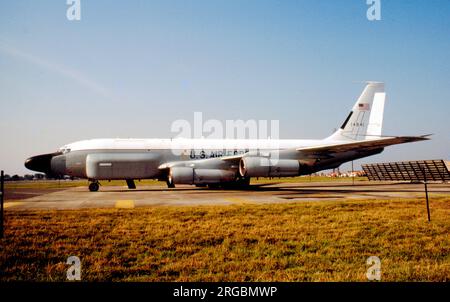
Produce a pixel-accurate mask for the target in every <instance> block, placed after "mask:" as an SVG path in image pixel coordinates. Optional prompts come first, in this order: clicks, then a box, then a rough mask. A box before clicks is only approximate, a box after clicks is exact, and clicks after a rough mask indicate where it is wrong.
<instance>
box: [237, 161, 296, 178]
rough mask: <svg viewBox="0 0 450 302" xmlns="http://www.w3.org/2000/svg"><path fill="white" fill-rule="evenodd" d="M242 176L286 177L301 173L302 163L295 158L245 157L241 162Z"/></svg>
mask: <svg viewBox="0 0 450 302" xmlns="http://www.w3.org/2000/svg"><path fill="white" fill-rule="evenodd" d="M239 174H240V175H241V176H242V177H285V176H297V175H300V163H299V161H298V160H295V159H269V158H266V157H243V158H242V159H241V161H240V163H239Z"/></svg>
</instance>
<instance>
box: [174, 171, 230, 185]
mask: <svg viewBox="0 0 450 302" xmlns="http://www.w3.org/2000/svg"><path fill="white" fill-rule="evenodd" d="M169 177H171V178H172V182H173V183H174V184H189V185H199V184H216V183H222V182H230V181H234V180H235V179H236V174H235V173H234V172H233V171H227V170H220V169H194V168H189V167H173V168H171V169H170V172H169Z"/></svg>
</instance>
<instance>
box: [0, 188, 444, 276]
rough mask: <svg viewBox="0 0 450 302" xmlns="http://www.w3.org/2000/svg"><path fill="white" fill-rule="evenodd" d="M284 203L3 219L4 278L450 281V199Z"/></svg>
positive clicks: (0, 267)
mask: <svg viewBox="0 0 450 302" xmlns="http://www.w3.org/2000/svg"><path fill="white" fill-rule="evenodd" d="M431 210H432V222H431V223H428V222H427V221H426V210H425V204H424V200H422V199H421V200H386V201H345V202H328V201H321V202H302V203H296V204H282V205H258V206H257V205H242V206H237V205H234V206H204V207H182V208H176V207H156V208H145V209H131V210H117V209H102V210H100V209H99V210H81V211H80V210H77V211H47V212H42V211H40V212H19V211H17V212H14V211H7V212H6V233H5V239H3V240H2V241H1V252H0V280H2V281H5V280H43V281H53V280H64V279H65V276H66V269H67V268H68V265H66V264H65V261H66V259H67V257H68V256H70V255H76V256H79V257H80V258H81V261H82V279H83V280H113V281H116V280H121V281H122V280H127V281H130V280H133V281H365V280H366V277H365V273H366V270H367V268H368V266H367V265H366V259H367V258H368V257H369V256H372V255H374V256H378V257H379V258H380V259H381V265H382V267H381V270H382V280H383V281H416V280H423V281H449V280H450V236H449V234H450V219H449V218H450V215H449V214H450V197H448V196H445V197H438V196H432V201H431Z"/></svg>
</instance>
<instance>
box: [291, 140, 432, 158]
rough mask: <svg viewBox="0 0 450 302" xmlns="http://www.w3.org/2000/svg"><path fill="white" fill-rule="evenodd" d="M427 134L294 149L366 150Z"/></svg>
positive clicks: (324, 151) (321, 152) (315, 151)
mask: <svg viewBox="0 0 450 302" xmlns="http://www.w3.org/2000/svg"><path fill="white" fill-rule="evenodd" d="M428 136H429V135H422V136H392V137H383V138H379V139H371V140H361V141H352V142H348V143H335V144H326V145H319V146H314V147H305V148H298V149H296V150H297V151H299V152H301V153H304V154H318V155H328V154H333V153H339V152H345V151H351V150H361V151H366V150H373V149H378V148H384V147H387V146H391V145H397V144H404V143H412V142H417V141H424V140H429V138H428Z"/></svg>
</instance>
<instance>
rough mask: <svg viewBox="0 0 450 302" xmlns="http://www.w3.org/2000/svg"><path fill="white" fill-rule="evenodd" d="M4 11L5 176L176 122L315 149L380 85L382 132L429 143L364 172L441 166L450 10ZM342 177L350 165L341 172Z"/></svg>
mask: <svg viewBox="0 0 450 302" xmlns="http://www.w3.org/2000/svg"><path fill="white" fill-rule="evenodd" d="M381 3H382V12H381V16H382V20H381V21H375V22H369V21H368V20H367V18H366V10H367V8H368V6H367V5H366V0H352V1H335V0H328V1H324V0H311V1H268V0H239V1H237V0H231V1H230V0H224V1H215V0H208V1H200V0H198V1H181V0H180V1H170V0H164V1H154V0H152V1H106V0H103V1H100V0H81V21H68V20H67V18H66V9H67V4H66V1H65V0H57V1H56V0H55V1H2V2H0V139H1V141H0V146H1V148H0V168H1V169H4V170H6V172H7V173H9V174H14V173H20V174H23V173H25V172H27V170H26V169H25V168H24V167H23V162H24V160H25V159H26V158H27V157H29V156H31V155H35V154H40V153H47V152H52V151H54V150H56V148H58V147H59V146H61V145H64V144H66V143H69V142H73V141H77V140H81V139H88V138H100V137H148V138H151V137H170V136H172V135H173V134H172V133H171V132H170V126H171V123H172V122H173V121H174V120H176V119H187V120H190V121H192V119H193V112H194V111H201V112H203V117H204V119H218V120H222V121H225V120H227V119H244V120H248V119H256V120H260V119H277V120H280V136H281V138H322V137H325V136H327V135H329V134H330V133H331V132H332V130H333V129H334V128H336V127H338V126H339V125H340V124H341V123H342V121H343V120H344V118H345V117H346V115H347V113H348V110H349V108H350V107H351V106H352V105H353V103H354V102H355V99H356V98H357V96H358V95H359V94H360V92H361V90H362V88H363V84H361V82H362V81H365V80H376V81H385V82H386V90H387V95H388V99H387V102H388V103H387V104H386V108H385V123H384V130H383V132H384V134H386V135H418V134H427V133H434V134H435V135H434V136H433V140H432V141H430V142H421V143H416V144H410V145H400V146H394V147H390V148H387V149H386V150H385V151H384V153H383V154H382V155H377V156H374V157H371V158H368V159H365V160H363V161H358V164H359V163H361V162H374V161H391V160H410V159H411V160H412V159H426V158H447V159H448V158H449V151H450V135H449V130H450V126H449V117H450V114H449V113H450V56H449V54H450V1H447V0H442V1H438V0H435V1H426V0H423V1H400V0H396V1H393V0H382V1H381ZM343 168H344V170H345V168H346V167H343Z"/></svg>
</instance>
